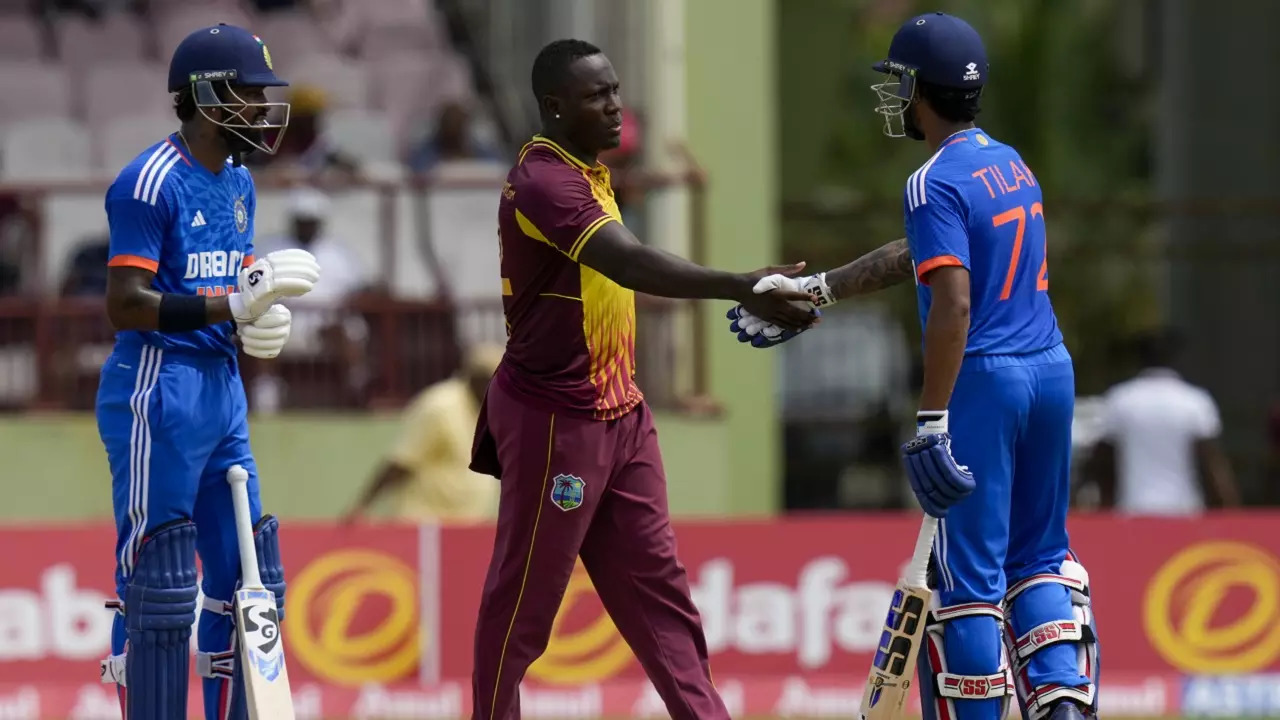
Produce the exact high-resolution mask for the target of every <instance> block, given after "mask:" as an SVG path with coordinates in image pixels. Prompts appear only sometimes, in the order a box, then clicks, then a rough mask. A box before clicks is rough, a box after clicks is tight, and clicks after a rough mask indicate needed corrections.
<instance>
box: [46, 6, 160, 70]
mask: <svg viewBox="0 0 1280 720" xmlns="http://www.w3.org/2000/svg"><path fill="white" fill-rule="evenodd" d="M56 32H57V38H58V57H59V58H60V59H61V60H62V62H63V63H65V64H66V65H67V67H68V69H70V70H73V71H76V72H79V71H80V70H81V69H83V68H87V67H90V66H92V65H93V64H95V63H103V62H107V63H112V62H130V61H138V62H140V61H141V60H142V59H143V57H144V56H145V54H146V51H147V44H146V43H147V36H146V30H145V29H144V28H143V26H142V24H141V23H140V22H139V21H138V20H136V19H135V18H134V16H133V15H131V14H129V13H114V14H112V15H108V16H107V17H105V18H103V19H102V20H101V21H100V22H92V21H90V20H88V19H86V18H82V17H77V16H69V17H64V18H61V19H60V20H58V23H57V26H56Z"/></svg>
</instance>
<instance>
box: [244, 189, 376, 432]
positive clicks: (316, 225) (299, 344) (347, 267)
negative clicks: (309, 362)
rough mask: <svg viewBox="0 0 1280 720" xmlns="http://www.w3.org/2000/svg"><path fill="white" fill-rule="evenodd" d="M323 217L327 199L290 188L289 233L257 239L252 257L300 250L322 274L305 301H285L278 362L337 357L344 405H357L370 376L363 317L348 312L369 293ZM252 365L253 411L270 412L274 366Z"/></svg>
mask: <svg viewBox="0 0 1280 720" xmlns="http://www.w3.org/2000/svg"><path fill="white" fill-rule="evenodd" d="M328 215H329V198H328V197H327V196H326V195H325V194H324V193H323V192H321V191H319V190H317V189H315V188H313V187H306V186H303V187H299V188H296V189H295V190H294V191H293V194H292V195H291V196H290V199H289V223H290V225H289V227H290V230H289V233H288V234H287V235H285V236H283V237H276V238H267V239H265V240H263V241H262V242H261V243H260V244H259V245H258V248H257V252H259V253H261V254H266V253H267V252H271V251H274V250H283V249H285V248H302V249H303V250H306V251H308V252H310V253H311V254H312V255H314V256H315V258H316V262H318V263H320V266H321V267H323V268H324V269H325V276H324V280H325V281H324V283H322V284H317V285H316V288H315V290H313V291H312V292H311V293H308V295H307V297H301V298H290V300H289V302H288V306H289V309H290V310H291V311H292V312H293V331H292V333H291V334H290V336H289V344H288V345H286V346H285V348H284V350H283V351H282V352H281V354H280V357H281V358H282V359H297V358H308V357H317V356H319V355H321V354H328V355H332V356H335V357H340V358H342V361H343V366H344V368H345V369H346V382H347V388H346V389H347V391H348V394H349V402H350V403H355V404H359V403H360V402H361V400H362V398H363V394H364V390H365V386H366V385H367V383H368V381H369V377H370V369H369V363H368V359H367V355H368V353H367V352H366V351H365V343H366V341H367V340H368V336H369V328H368V326H367V325H366V324H365V321H364V318H362V317H361V316H359V315H356V314H351V313H350V312H349V308H350V307H351V303H352V302H353V299H354V298H355V297H356V296H357V295H360V294H362V293H363V292H365V291H366V290H369V289H370V288H369V286H368V283H369V281H368V277H367V275H366V273H365V271H364V268H363V267H362V266H361V263H360V260H359V258H358V257H356V256H355V255H354V254H353V253H352V252H351V250H350V249H349V248H348V247H347V245H346V244H345V243H344V242H342V240H341V239H339V238H337V237H335V236H333V235H332V234H330V233H329V232H327V231H326V230H325V223H326V221H327V220H328ZM257 365H258V367H257V379H256V381H255V382H254V398H253V399H254V409H255V410H256V411H258V412H264V413H268V412H273V411H274V410H276V409H278V408H279V406H280V404H281V401H282V395H283V391H284V385H283V383H282V381H281V380H280V379H279V378H278V377H277V376H276V375H275V374H274V368H275V367H276V363H275V362H264V363H258V364H257Z"/></svg>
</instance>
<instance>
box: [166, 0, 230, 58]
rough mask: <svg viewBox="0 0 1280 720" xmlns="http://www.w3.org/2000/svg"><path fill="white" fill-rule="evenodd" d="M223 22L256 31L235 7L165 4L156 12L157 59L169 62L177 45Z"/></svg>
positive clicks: (186, 1) (182, 0) (180, 1)
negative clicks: (192, 34)
mask: <svg viewBox="0 0 1280 720" xmlns="http://www.w3.org/2000/svg"><path fill="white" fill-rule="evenodd" d="M220 22H224V23H227V24H228V25H238V26H240V27H243V28H246V29H248V30H252V29H253V23H251V22H250V21H249V16H248V15H246V14H245V13H244V11H243V10H241V9H239V7H237V6H236V4H235V3H229V2H207V1H202V2H193V1H191V0H163V2H161V3H160V7H157V8H156V10H155V45H156V52H157V53H158V57H159V58H160V59H161V60H163V61H164V62H166V63H167V62H169V57H170V56H172V55H173V51H174V49H175V48H177V47H178V43H180V42H182V40H183V39H184V38H186V37H187V36H188V35H190V34H191V33H192V32H194V31H196V30H199V29H200V28H203V27H209V26H211V25H217V24H218V23H220Z"/></svg>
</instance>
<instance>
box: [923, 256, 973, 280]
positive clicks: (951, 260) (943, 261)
mask: <svg viewBox="0 0 1280 720" xmlns="http://www.w3.org/2000/svg"><path fill="white" fill-rule="evenodd" d="M940 267H964V263H962V262H960V258H958V257H956V256H955V255H939V256H938V257H935V258H929V259H928V260H925V261H924V262H922V263H920V264H919V265H917V266H916V277H918V278H920V282H922V283H924V284H925V285H928V284H929V283H928V282H927V281H926V280H925V279H924V276H925V274H926V273H928V272H930V271H933V270H937V269H938V268H940Z"/></svg>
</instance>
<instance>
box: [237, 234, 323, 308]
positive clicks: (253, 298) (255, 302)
mask: <svg viewBox="0 0 1280 720" xmlns="http://www.w3.org/2000/svg"><path fill="white" fill-rule="evenodd" d="M319 280H320V264H319V263H317V262H316V258H315V256H314V255H312V254H311V253H309V252H307V251H306V250H300V249H296V248H294V249H290V250H277V251H276V252H273V253H269V254H268V255H267V256H266V257H264V258H260V259H258V260H255V261H254V263H253V264H252V265H250V266H249V267H247V268H245V269H243V270H241V271H240V282H239V287H238V290H239V292H234V293H231V294H230V295H228V296H227V302H229V303H230V304H231V315H232V317H234V318H235V320H236V322H237V323H239V324H241V325H246V324H248V323H252V322H253V321H255V320H257V319H258V318H259V317H261V316H262V314H263V313H265V312H266V311H267V309H268V308H270V307H272V306H273V305H275V303H276V301H278V300H279V299H280V298H284V297H299V296H301V295H306V294H307V293H309V292H311V289H312V288H313V287H315V284H316V282H317V281H319Z"/></svg>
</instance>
